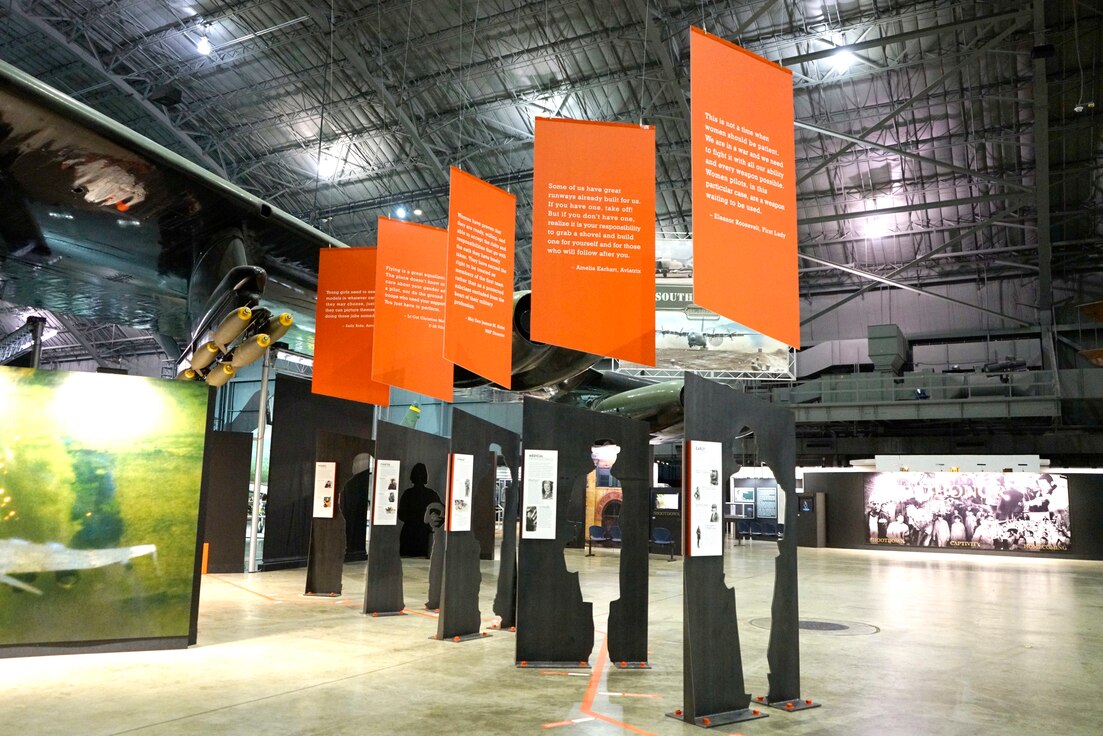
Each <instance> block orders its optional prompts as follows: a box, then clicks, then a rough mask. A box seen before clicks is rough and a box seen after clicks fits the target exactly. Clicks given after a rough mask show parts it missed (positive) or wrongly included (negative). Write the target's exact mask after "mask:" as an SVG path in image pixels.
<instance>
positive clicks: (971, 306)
mask: <svg viewBox="0 0 1103 736" xmlns="http://www.w3.org/2000/svg"><path fill="white" fill-rule="evenodd" d="M798 256H799V257H800V258H803V259H804V260H806V261H811V262H812V263H818V264H820V265H821V266H828V267H829V268H834V269H836V270H839V271H844V272H846V273H849V274H853V275H854V276H859V277H861V278H863V279H869V280H870V281H875V282H877V283H879V284H884V285H886V286H891V287H893V288H896V289H903V290H904V291H910V292H913V293H915V294H922V295H923V296H930V297H934V298H935V299H941V300H943V301H947V302H950V303H951V304H957V305H959V306H962V307H968V308H969V309H976V310H977V311H980V312H984V313H985V314H990V315H992V316H994V317H999V318H1000V319H1005V320H1007V321H1009V322H1014V323H1016V324H1020V325H1022V326H1023V327H1032V326H1033V325H1031V323H1029V322H1026V321H1024V320H1021V319H1019V318H1018V317H1012V316H1010V315H1007V314H1004V313H1003V312H997V311H996V310H994V309H988V308H987V307H982V306H980V305H979V304H970V303H969V302H965V301H962V300H960V299H954V298H953V297H951V296H946V295H945V294H939V293H937V292H933V291H926V290H924V289H920V288H918V287H915V286H911V285H910V284H902V283H900V282H899V281H893V280H891V279H888V278H885V277H884V276H878V275H877V274H874V273H869V272H868V271H863V270H861V269H859V268H851V267H850V266H844V265H843V264H841V263H832V262H831V261H825V260H823V259H822V258H816V257H815V256H810V255H808V254H807V253H799V254H798ZM801 324H804V322H803V321H802V322H801Z"/></svg>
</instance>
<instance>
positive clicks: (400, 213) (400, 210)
mask: <svg viewBox="0 0 1103 736" xmlns="http://www.w3.org/2000/svg"><path fill="white" fill-rule="evenodd" d="M394 214H395V217H397V218H398V219H400V220H405V219H406V208H405V207H399V208H398V209H397V210H395V211H394Z"/></svg>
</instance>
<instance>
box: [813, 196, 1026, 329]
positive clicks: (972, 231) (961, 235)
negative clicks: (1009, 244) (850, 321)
mask: <svg viewBox="0 0 1103 736" xmlns="http://www.w3.org/2000/svg"><path fill="white" fill-rule="evenodd" d="M1013 214H1014V213H1013V212H1012V211H1011V210H1008V211H1005V212H1001V213H999V214H998V215H995V216H994V217H992V218H990V219H988V220H985V221H984V222H978V223H977V224H976V225H973V226H972V227H969V228H966V229H964V230H962V231H961V232H960V233H959V234H958V235H957V236H956V237H953V238H950V239H949V240H947V241H946V242H945V243H943V244H942V245H940V246H938V247H936V248H932V249H931V250H929V251H927V252H926V253H924V254H923V255H921V256H919V257H918V258H915V259H914V260H912V261H909V262H908V263H905V264H904V265H903V266H900V267H899V268H896V269H893V271H892V272H891V273H889V275H888V276H887V277H886V278H888V279H891V278H894V277H896V276H899V275H900V274H902V273H904V272H905V271H908V270H910V269H913V268H915V267H916V266H918V265H919V264H921V263H923V262H925V261H927V260H928V259H930V258H933V257H934V256H936V255H937V254H939V253H942V252H945V251H947V250H949V249H950V248H953V247H954V246H955V245H957V244H958V243H960V242H962V241H964V240H965V239H966V238H968V237H969V236H971V235H973V234H975V233H978V232H980V231H981V230H983V229H984V228H986V227H989V226H990V225H993V224H995V223H996V222H998V221H1001V220H1006V219H1009V218H1011V217H1012V215H1013ZM797 255H799V256H800V257H802V258H803V257H804V256H805V254H804V253H798V254H797ZM823 265H834V264H831V263H829V262H827V261H824V263H823ZM873 288H874V286H873V285H872V284H866V285H865V286H863V287H862V288H861V289H858V291H856V292H854V293H853V294H850V295H849V296H846V297H844V298H842V299H840V300H839V301H837V302H835V303H834V304H832V305H830V306H828V307H825V308H824V309H821V310H820V311H818V312H816V313H815V314H813V315H812V316H811V317H806V318H804V319H802V320H801V321H800V323H801V325H806V324H808V323H809V322H814V321H815V320H817V319H819V318H820V317H822V316H824V315H825V314H828V313H829V312H834V311H835V310H836V309H838V308H839V307H841V306H843V305H844V304H846V303H847V302H850V301H853V300H854V299H857V298H858V297H860V296H861V295H862V294H865V293H866V292H867V291H870V290H871V289H873Z"/></svg>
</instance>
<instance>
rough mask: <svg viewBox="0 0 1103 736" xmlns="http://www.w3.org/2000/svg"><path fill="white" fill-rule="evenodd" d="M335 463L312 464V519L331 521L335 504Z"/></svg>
mask: <svg viewBox="0 0 1103 736" xmlns="http://www.w3.org/2000/svg"><path fill="white" fill-rule="evenodd" d="M336 485H337V463H329V462H323V463H314V518H315V519H332V518H333V507H334V505H335V504H336V502H337V489H336V487H335V486H336Z"/></svg>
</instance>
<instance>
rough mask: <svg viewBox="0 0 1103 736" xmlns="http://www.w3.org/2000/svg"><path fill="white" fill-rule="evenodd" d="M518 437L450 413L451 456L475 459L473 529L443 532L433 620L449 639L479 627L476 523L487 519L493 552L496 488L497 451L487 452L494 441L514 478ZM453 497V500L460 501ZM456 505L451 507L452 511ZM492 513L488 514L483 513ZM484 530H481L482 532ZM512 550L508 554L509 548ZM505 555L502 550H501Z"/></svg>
mask: <svg viewBox="0 0 1103 736" xmlns="http://www.w3.org/2000/svg"><path fill="white" fill-rule="evenodd" d="M520 444H521V443H520V438H519V437H518V436H517V435H516V434H514V433H513V432H510V431H509V430H507V429H505V428H503V427H499V426H498V425H496V424H493V423H491V422H487V421H485V420H483V419H479V418H478V417H475V416H472V415H471V414H468V413H466V412H463V411H458V410H454V411H453V412H452V452H453V455H454V456H456V455H463V456H469V457H471V458H472V459H473V469H472V478H473V481H474V483H473V486H474V488H473V489H472V499H471V505H472V508H471V509H470V513H471V527H472V528H471V529H470V530H468V531H455V530H454V529H453V528H451V527H452V525H451V524H450V525H449V527H450V528H449V531H447V532H446V537H445V539H446V541H445V557H444V580H443V585H442V594H441V607H440V616H439V618H438V619H437V637H438V638H440V639H453V638H455V637H460V638H464V637H471V636H475V635H477V634H478V631H479V627H480V625H481V619H480V615H479V586H480V583H481V581H482V573H481V572H480V571H479V557H480V548H481V547H482V545H481V544H480V540H479V532H477V531H476V524H477V523H478V522H479V521H480V520H483V521H485V520H486V519H487V518H489V520H490V529H489V532H490V534H489V536H490V557H491V559H493V556H494V545H493V539H494V517H493V507H494V487H495V482H496V476H497V454H496V453H495V452H492V451H491V446H492V445H496V446H497V447H498V448H500V449H501V451H502V455H503V457H504V458H505V461H506V464H507V465H508V466H509V468H510V472H511V473H512V474H513V475H514V477H516V472H517V456H518V451H519V448H520ZM462 502H463V500H462V499H459V498H456V499H454V500H453V504H457V503H462ZM454 510H455V509H454V508H449V509H448V513H449V514H450V515H451V514H452V513H453V511H454ZM488 510H489V511H490V513H489V514H487V513H486V511H488ZM485 531H486V530H485V529H484V530H483V532H484V534H485ZM510 553H511V554H512V552H510ZM503 554H504V553H503Z"/></svg>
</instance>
